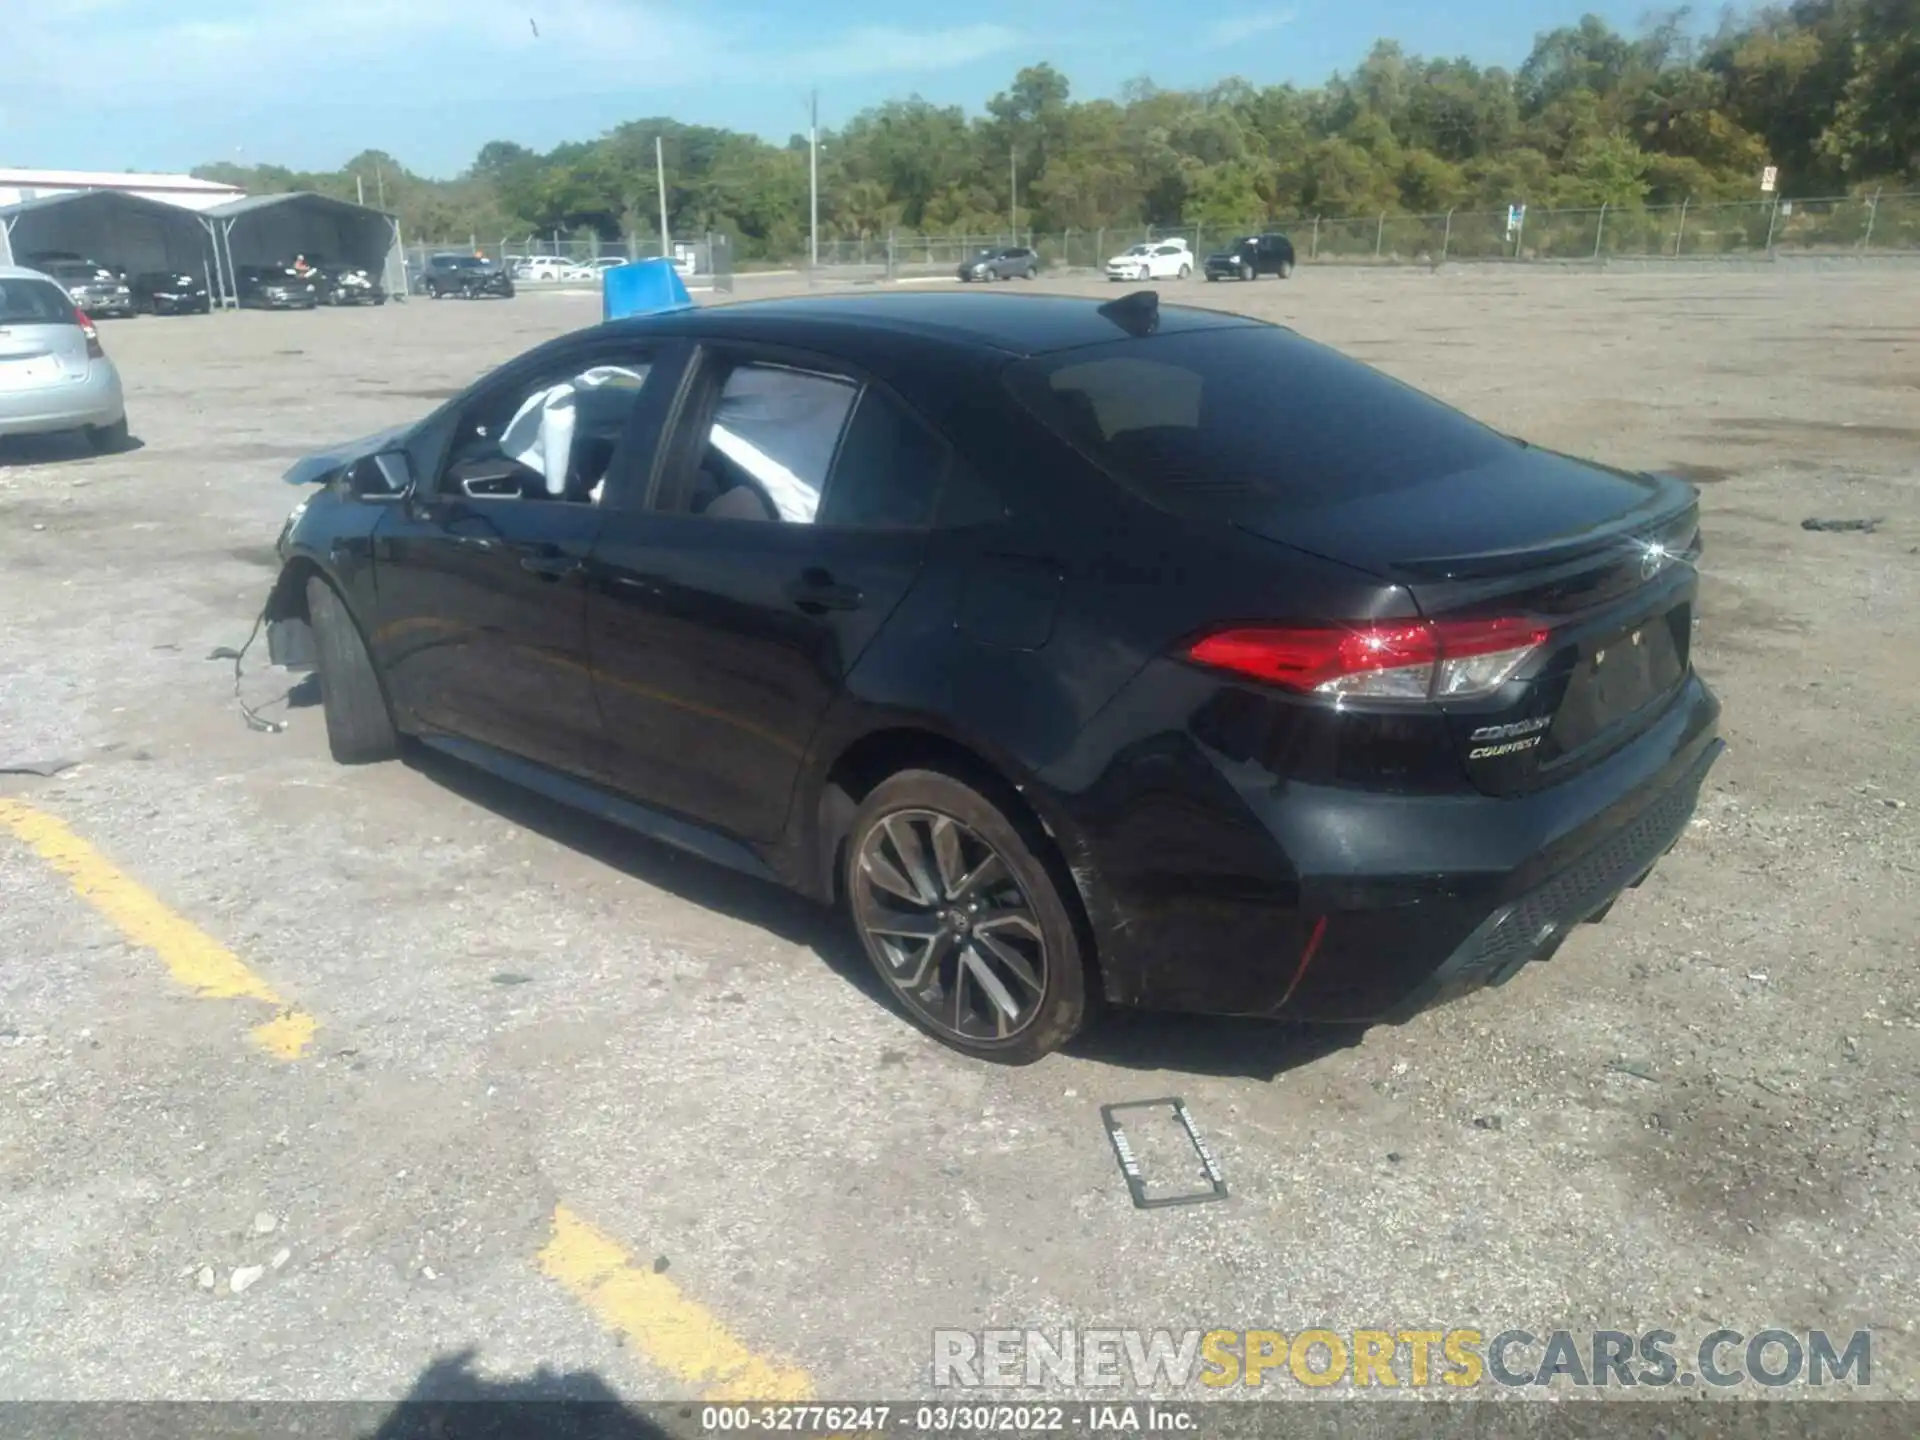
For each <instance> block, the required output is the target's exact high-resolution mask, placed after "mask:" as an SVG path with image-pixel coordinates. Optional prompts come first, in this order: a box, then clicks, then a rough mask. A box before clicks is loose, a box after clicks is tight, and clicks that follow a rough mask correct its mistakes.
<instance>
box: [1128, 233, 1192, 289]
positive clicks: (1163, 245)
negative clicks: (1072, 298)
mask: <svg viewBox="0 0 1920 1440" xmlns="http://www.w3.org/2000/svg"><path fill="white" fill-rule="evenodd" d="M1191 274H1193V249H1192V247H1191V246H1189V245H1188V244H1187V242H1186V241H1185V240H1180V239H1173V240H1148V241H1145V242H1143V243H1141V244H1139V245H1135V246H1134V247H1133V248H1132V249H1131V250H1124V251H1122V252H1121V253H1120V254H1118V255H1116V256H1114V257H1113V258H1112V259H1111V260H1109V261H1107V278H1108V279H1109V280H1184V279H1186V278H1187V277H1188V276H1189V275H1191Z"/></svg>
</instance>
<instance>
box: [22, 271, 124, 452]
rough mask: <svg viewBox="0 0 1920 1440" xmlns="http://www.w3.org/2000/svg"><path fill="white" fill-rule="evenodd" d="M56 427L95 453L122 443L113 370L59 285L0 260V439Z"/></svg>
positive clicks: (121, 407) (120, 409) (95, 336)
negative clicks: (74, 435) (73, 433)
mask: <svg viewBox="0 0 1920 1440" xmlns="http://www.w3.org/2000/svg"><path fill="white" fill-rule="evenodd" d="M61 430H77V431H80V432H81V433H82V434H84V435H85V436H86V438H87V443H88V444H90V445H91V446H92V447H93V448H94V449H95V450H97V451H100V452H101V453H103V454H104V453H107V452H109V451H114V450H120V449H123V448H125V446H126V444H127V404H126V399H125V397H124V396H123V394H122V393H121V389H120V372H119V371H118V370H116V369H115V368H114V365H113V361H111V360H109V359H108V358H107V352H106V351H105V350H103V349H102V348H101V346H100V336H99V334H98V333H97V332H96V331H95V330H94V328H93V322H92V321H91V320H89V319H88V318H87V316H86V314H85V313H84V312H83V311H81V310H80V308H79V307H78V306H76V305H75V304H74V303H73V301H72V300H71V299H70V298H68V296H67V292H66V291H65V290H63V289H61V288H60V286H59V285H57V284H55V283H54V281H53V280H52V279H50V278H49V277H48V276H46V275H43V274H41V273H40V272H39V271H38V270H22V269H19V268H18V267H16V266H12V265H0V437H5V436H8V435H45V434H50V433H53V432H55V431H61Z"/></svg>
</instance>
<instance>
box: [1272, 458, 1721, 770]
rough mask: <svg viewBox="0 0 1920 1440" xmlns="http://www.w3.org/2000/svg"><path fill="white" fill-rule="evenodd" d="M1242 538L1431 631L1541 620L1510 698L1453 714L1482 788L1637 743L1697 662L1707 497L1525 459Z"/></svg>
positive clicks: (1460, 705)
mask: <svg viewBox="0 0 1920 1440" xmlns="http://www.w3.org/2000/svg"><path fill="white" fill-rule="evenodd" d="M1237 523H1239V524H1240V525H1241V526H1242V528H1244V529H1247V530H1249V531H1252V532H1253V533H1255V534H1258V535H1261V536H1263V537H1265V538H1267V539H1270V540H1275V541H1278V542H1280V543H1283V544H1286V545H1289V546H1292V547H1294V548H1296V549H1300V550H1305V551H1307V552H1309V553H1312V554H1316V555H1319V556H1321V557H1322V558H1325V559H1331V560H1337V561H1341V562H1342V563H1345V564H1348V565H1351V566H1354V567H1356V568H1359V569H1362V570H1365V571H1368V572H1369V573H1372V574H1375V575H1377V576H1379V577H1380V578H1382V579H1386V580H1391V581H1394V582H1396V583H1397V584H1399V585H1401V586H1402V587H1404V588H1405V589H1406V591H1407V592H1408V594H1410V595H1411V596H1412V598H1413V601H1414V603H1415V604H1416V605H1417V606H1418V607H1419V608H1420V611H1421V613H1422V614H1424V615H1426V616H1427V618H1429V619H1433V620H1441V619H1451V618H1470V617H1479V616H1492V615H1511V616H1520V617H1526V618H1530V619H1534V620H1537V621H1538V622H1539V623H1540V624H1541V625H1542V627H1543V628H1545V629H1547V630H1548V631H1549V638H1548V640H1547V642H1546V644H1545V646H1544V647H1543V648H1542V649H1541V651H1540V652H1539V653H1538V654H1536V655H1535V656H1533V657H1532V658H1531V659H1530V660H1529V661H1528V663H1527V664H1526V665H1525V666H1524V667H1523V669H1522V670H1521V671H1520V673H1519V675H1518V676H1517V677H1516V678H1515V679H1514V680H1513V681H1512V682H1510V683H1509V684H1507V685H1505V686H1503V687H1502V688H1501V689H1500V690H1499V691H1498V692H1496V693H1495V694H1493V695H1491V696H1487V697H1485V698H1482V699H1476V700H1462V701H1443V702H1441V709H1442V710H1443V711H1444V712H1445V714H1446V716H1447V722H1448V726H1449V728H1450V730H1451V731H1452V733H1453V737H1454V742H1455V744H1456V746H1457V747H1458V750H1459V754H1460V757H1461V763H1462V765H1463V766H1464V767H1465V769H1466V772H1467V774H1468V776H1469V777H1470V778H1471V780H1472V781H1473V783H1474V785H1475V786H1476V787H1478V788H1479V789H1481V790H1483V791H1485V792H1487V793H1489V794H1513V793H1518V792H1524V791H1529V790H1533V789H1537V788H1539V787H1541V786H1544V785H1549V784H1552V783H1554V782H1555V781H1556V780H1559V779H1561V778H1564V777H1565V776H1568V775H1571V774H1574V773H1577V772H1578V771H1579V770H1581V769H1584V768H1586V767H1587V766H1588V765H1591V764H1593V763H1595V762H1597V761H1598V760H1600V759H1602V758H1604V757H1605V756H1606V755H1608V754H1610V753H1612V752H1613V751H1614V750H1616V749H1618V748H1619V746H1621V745H1623V744H1625V743H1626V742H1627V741H1629V740H1631V739H1632V738H1633V737H1634V736H1635V735H1637V734H1639V733H1641V732H1642V731H1643V730H1644V729H1646V728H1647V726H1649V725H1650V724H1652V723H1653V721H1654V720H1655V719H1656V718H1658V716H1659V715H1660V714H1661V713H1662V712H1663V711H1664V710H1665V708H1666V706H1667V704H1668V703H1669V702H1670V701H1671V699H1672V697H1673V695H1674V693H1675V692H1676V691H1677V690H1678V689H1679V688H1680V686H1681V684H1682V683H1683V682H1684V681H1685V679H1686V676H1687V674H1688V670H1689V667H1690V664H1691V650H1692V644H1691V642H1692V635H1693V612H1694V603H1695V598H1696V595H1697V591H1698V582H1697V579H1696V576H1695V574H1694V569H1693V560H1694V558H1695V557H1697V555H1698V553H1699V505H1698V493H1697V492H1696V491H1695V490H1694V489H1693V487H1691V486H1689V485H1686V484H1684V483H1683V482H1681V481H1678V480H1674V479H1671V478H1668V477H1664V476H1656V475H1637V474H1629V473H1626V472H1622V471H1617V470H1610V469H1607V468H1605V467H1601V466H1597V465H1592V464H1587V463H1584V462H1581V461H1576V460H1572V459H1569V458H1567V457H1565V456H1561V455H1555V454H1552V453H1551V452H1548V451H1542V450H1537V449H1533V448H1530V447H1525V446H1518V447H1516V448H1515V450H1514V451H1513V452H1512V453H1511V454H1510V455H1508V456H1505V457H1502V458H1500V459H1498V460H1496V461H1494V462H1493V463H1491V464H1487V465H1483V466H1480V467H1477V468H1474V469H1471V470H1467V471H1462V472H1456V473H1454V474H1451V475H1445V476H1437V477H1435V478H1434V479H1433V480H1431V481H1428V482H1424V483H1421V484H1416V485H1412V486H1407V487H1404V488H1400V489H1396V490H1394V491H1392V492H1390V493H1385V494H1374V495H1368V496H1362V497H1359V498H1356V499H1353V500H1350V501H1335V502H1333V503H1329V504H1322V505H1316V506H1307V507H1303V508H1302V509H1299V510H1296V511H1294V512H1292V513H1289V514H1284V515H1282V514H1275V515H1273V516H1271V517H1259V518H1242V519H1240V520H1239V521H1238V522H1237Z"/></svg>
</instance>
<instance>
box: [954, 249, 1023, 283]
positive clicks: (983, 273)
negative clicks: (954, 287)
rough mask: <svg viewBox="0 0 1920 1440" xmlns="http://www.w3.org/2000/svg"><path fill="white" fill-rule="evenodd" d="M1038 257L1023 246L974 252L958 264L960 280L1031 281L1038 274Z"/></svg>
mask: <svg viewBox="0 0 1920 1440" xmlns="http://www.w3.org/2000/svg"><path fill="white" fill-rule="evenodd" d="M1039 269H1040V257H1039V256H1038V255H1036V254H1034V252H1033V251H1031V250H1029V249H1027V248H1026V247H1025V246H1024V245H995V246H992V247H990V248H988V249H985V250H976V251H975V252H974V253H973V254H971V255H969V256H968V257H967V258H966V259H965V260H962V261H961V262H960V278H961V279H962V280H1012V279H1015V278H1018V279H1021V280H1031V279H1033V277H1034V276H1035V275H1036V274H1037V273H1038V272H1039Z"/></svg>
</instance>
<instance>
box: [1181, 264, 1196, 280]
mask: <svg viewBox="0 0 1920 1440" xmlns="http://www.w3.org/2000/svg"><path fill="white" fill-rule="evenodd" d="M1191 274H1193V267H1192V266H1191V265H1182V266H1181V267H1180V278H1181V279H1182V280H1184V279H1186V278H1187V277H1188V276H1189V275H1191Z"/></svg>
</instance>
